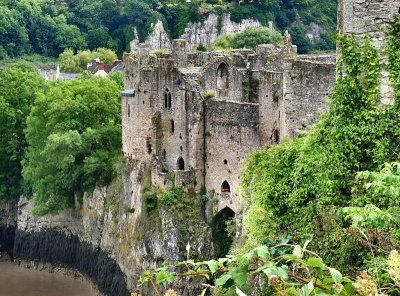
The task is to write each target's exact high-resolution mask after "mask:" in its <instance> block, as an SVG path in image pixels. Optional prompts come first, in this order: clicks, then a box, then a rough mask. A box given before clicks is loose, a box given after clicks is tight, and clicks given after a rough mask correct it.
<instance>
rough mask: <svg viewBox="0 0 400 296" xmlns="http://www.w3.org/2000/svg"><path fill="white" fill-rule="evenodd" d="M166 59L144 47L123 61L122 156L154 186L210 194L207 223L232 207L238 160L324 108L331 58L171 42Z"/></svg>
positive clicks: (294, 131) (301, 126) (331, 79)
mask: <svg viewBox="0 0 400 296" xmlns="http://www.w3.org/2000/svg"><path fill="white" fill-rule="evenodd" d="M171 48H172V50H171V51H170V52H167V53H157V55H156V54H154V53H152V52H151V50H150V48H149V46H148V45H142V46H140V48H139V50H138V51H137V52H134V53H132V54H129V55H126V56H125V88H126V91H124V92H123V93H122V106H123V107H122V116H123V151H124V154H125V156H126V157H127V158H129V159H131V160H132V161H139V162H144V163H151V164H152V165H151V168H152V169H151V170H152V185H154V186H157V187H161V188H166V187H169V186H171V182H169V181H168V172H174V174H175V176H179V177H178V178H175V183H176V184H177V185H181V184H182V182H183V183H184V184H185V186H188V185H190V184H189V183H192V184H191V186H189V187H192V188H193V189H194V190H195V191H196V192H200V191H201V190H202V189H204V188H205V189H206V196H207V197H208V200H209V201H210V202H209V204H208V205H207V209H213V211H211V212H212V213H211V214H210V213H208V214H209V215H208V217H212V214H215V213H216V212H217V211H219V210H222V209H223V208H225V207H230V208H231V209H233V210H234V211H235V212H239V211H240V209H241V205H240V200H239V198H238V185H239V182H240V177H239V175H240V169H241V164H242V160H243V159H245V158H246V157H247V156H248V155H249V154H250V153H251V152H253V151H255V150H257V149H259V148H260V147H265V146H269V145H271V144H273V143H278V142H280V141H281V140H282V139H284V138H286V137H295V136H297V135H298V133H300V132H302V131H305V130H306V129H307V127H309V126H310V125H313V124H314V123H315V122H316V120H317V118H318V115H319V114H320V113H323V112H325V111H326V109H327V104H326V100H327V98H328V97H329V95H330V94H331V93H332V91H333V87H334V83H335V59H336V58H335V56H334V55H331V56H329V55H309V56H299V55H297V54H296V47H295V46H293V45H292V44H291V40H290V36H289V35H286V43H285V45H283V46H273V45H260V46H258V47H257V50H256V52H254V51H252V50H236V51H232V52H209V53H188V51H189V50H188V46H187V44H186V41H185V40H182V39H179V40H174V41H173V42H172V45H171Z"/></svg>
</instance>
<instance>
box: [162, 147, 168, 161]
mask: <svg viewBox="0 0 400 296" xmlns="http://www.w3.org/2000/svg"><path fill="white" fill-rule="evenodd" d="M162 155H163V160H164V161H167V151H165V149H164V150H163V152H162Z"/></svg>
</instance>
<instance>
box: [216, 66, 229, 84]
mask: <svg viewBox="0 0 400 296" xmlns="http://www.w3.org/2000/svg"><path fill="white" fill-rule="evenodd" d="M227 88H228V67H227V66H226V64H225V63H221V64H220V65H219V66H218V69H217V89H227Z"/></svg>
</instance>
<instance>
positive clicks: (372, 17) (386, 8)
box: [338, 0, 400, 104]
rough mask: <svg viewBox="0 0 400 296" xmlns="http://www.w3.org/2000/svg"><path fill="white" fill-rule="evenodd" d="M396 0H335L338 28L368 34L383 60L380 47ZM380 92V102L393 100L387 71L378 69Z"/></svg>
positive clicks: (399, 4)
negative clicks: (336, 2)
mask: <svg viewBox="0 0 400 296" xmlns="http://www.w3.org/2000/svg"><path fill="white" fill-rule="evenodd" d="M399 13H400V0H339V5H338V30H339V32H340V33H349V34H353V35H355V36H356V37H357V38H360V37H362V36H364V35H366V34H368V35H369V36H371V37H372V41H373V43H374V45H375V46H376V47H377V48H378V49H379V52H380V57H381V62H382V64H385V63H386V55H385V53H384V47H385V46H386V40H387V34H388V32H389V30H390V26H391V24H392V23H393V21H394V19H395V17H399ZM381 95H382V103H383V104H391V103H393V100H394V93H393V89H392V88H391V87H390V83H389V73H388V72H387V71H386V70H384V69H383V70H382V71H381Z"/></svg>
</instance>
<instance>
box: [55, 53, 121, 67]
mask: <svg viewBox="0 0 400 296" xmlns="http://www.w3.org/2000/svg"><path fill="white" fill-rule="evenodd" d="M59 58H60V65H61V69H62V70H63V71H66V72H71V73H78V72H82V71H86V67H87V64H88V63H89V62H91V61H92V60H94V59H100V61H101V62H103V63H105V64H106V65H111V64H112V62H113V61H115V60H117V59H118V57H117V54H116V53H115V52H113V51H112V50H110V49H107V48H97V49H96V50H94V51H89V50H82V51H78V53H77V54H74V51H73V50H72V49H66V50H64V52H63V53H61V54H60V57H59Z"/></svg>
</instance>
